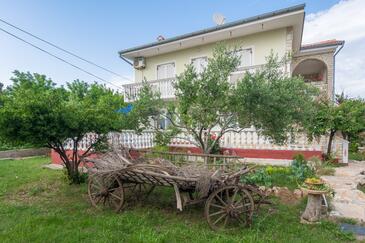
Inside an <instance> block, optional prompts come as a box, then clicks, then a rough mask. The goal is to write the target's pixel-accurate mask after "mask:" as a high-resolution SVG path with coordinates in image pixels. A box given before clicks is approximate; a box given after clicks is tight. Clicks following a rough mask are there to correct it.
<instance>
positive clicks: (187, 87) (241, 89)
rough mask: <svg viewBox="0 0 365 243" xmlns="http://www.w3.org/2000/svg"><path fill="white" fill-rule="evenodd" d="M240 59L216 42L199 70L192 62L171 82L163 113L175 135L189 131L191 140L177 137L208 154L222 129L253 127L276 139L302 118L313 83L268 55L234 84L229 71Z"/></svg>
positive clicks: (221, 133)
mask: <svg viewBox="0 0 365 243" xmlns="http://www.w3.org/2000/svg"><path fill="white" fill-rule="evenodd" d="M239 64H240V57H238V56H237V55H236V52H235V50H233V51H232V50H231V49H229V48H228V47H226V46H224V45H223V44H220V45H218V46H217V47H216V48H215V50H214V52H213V56H212V58H209V60H208V65H207V67H206V68H205V69H204V70H203V72H201V73H197V71H196V70H195V68H194V67H193V66H192V65H191V64H190V65H187V66H186V70H185V71H184V72H183V73H182V74H181V75H179V76H178V77H177V80H176V83H175V84H174V86H175V90H176V92H175V96H176V100H175V101H174V102H170V103H169V105H168V108H167V109H168V112H167V114H166V115H165V116H166V117H167V118H168V119H169V120H170V122H171V126H170V130H171V129H174V130H175V133H174V135H175V136H177V137H179V135H178V134H181V133H185V134H186V135H189V137H191V138H190V139H189V138H187V136H183V137H182V138H184V139H188V140H189V141H190V142H191V143H192V144H194V145H196V146H197V147H199V148H201V149H202V151H203V152H204V153H207V154H209V153H211V152H212V149H213V148H214V147H215V146H216V144H217V143H219V141H220V139H221V138H222V137H223V136H224V134H226V133H227V132H240V131H241V130H242V129H243V128H246V127H250V126H255V127H256V128H258V131H259V132H261V133H263V134H264V135H266V136H268V137H270V138H272V139H273V140H274V141H275V142H278V143H281V142H284V141H285V140H286V139H287V138H288V132H292V131H294V130H295V129H296V128H297V129H298V128H299V127H300V125H301V124H302V123H304V122H305V120H306V118H307V115H308V114H309V113H310V112H309V111H310V108H311V107H312V106H311V102H312V100H313V99H312V96H313V95H314V93H315V89H314V88H311V87H309V86H308V85H307V84H305V83H304V81H303V80H302V79H301V78H299V77H289V76H286V75H285V74H284V73H282V72H281V71H280V67H281V66H282V65H283V63H280V62H279V61H278V58H277V57H275V56H274V55H273V54H272V55H271V56H270V57H268V64H267V65H266V66H265V68H263V69H262V70H259V71H257V72H256V73H254V74H251V73H248V72H247V73H246V74H245V76H244V78H243V79H242V80H239V81H237V83H236V84H233V83H230V82H229V76H230V75H231V73H232V72H233V71H235V70H237V67H238V66H239ZM213 130H214V132H215V134H214V135H213V134H212V131H213ZM169 135H170V137H173V136H172V135H171V133H169ZM212 135H213V136H212Z"/></svg>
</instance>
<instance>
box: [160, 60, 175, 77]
mask: <svg viewBox="0 0 365 243" xmlns="http://www.w3.org/2000/svg"><path fill="white" fill-rule="evenodd" d="M174 76H175V63H173V62H171V63H166V64H161V65H157V79H166V78H173V77H174Z"/></svg>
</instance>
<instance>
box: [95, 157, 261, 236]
mask: <svg viewBox="0 0 365 243" xmlns="http://www.w3.org/2000/svg"><path fill="white" fill-rule="evenodd" d="M127 157H129V158H127ZM127 157H126V156H120V155H118V156H113V161H115V160H118V158H119V159H120V160H122V164H123V166H121V168H119V167H118V166H114V167H113V166H111V168H109V167H105V164H107V163H104V162H105V158H100V159H99V160H98V161H99V162H100V161H103V163H104V166H103V169H100V168H98V166H97V164H96V165H95V166H94V167H93V171H92V172H91V173H90V177H89V184H88V194H89V198H90V201H91V203H92V205H93V206H95V207H96V208H104V207H110V208H112V209H113V210H115V211H116V212H119V211H120V210H122V209H123V207H124V206H125V203H126V202H128V201H130V200H133V199H134V200H136V199H137V200H139V201H141V200H142V199H144V198H147V197H148V195H149V194H150V193H151V192H152V191H153V189H154V188H155V187H156V186H167V187H173V188H174V191H175V196H176V207H177V209H179V210H181V211H182V210H183V208H184V207H185V206H188V205H191V204H197V203H205V217H206V220H207V221H208V224H209V226H210V227H211V228H212V229H214V230H218V229H222V228H231V227H236V226H238V225H241V226H247V225H250V223H251V220H252V215H253V213H254V211H255V210H257V209H258V207H259V205H260V204H261V203H264V202H266V201H265V195H264V194H263V193H262V192H261V191H260V190H259V189H258V187H256V186H254V185H245V184H242V183H240V178H241V176H244V175H245V174H246V173H248V172H249V171H250V170H251V169H250V168H248V167H247V166H241V168H240V169H238V170H236V171H232V172H226V171H224V170H223V169H222V168H214V169H213V170H212V169H210V170H209V171H210V172H209V173H208V172H207V173H205V172H206V171H208V170H201V172H199V173H185V172H186V171H185V172H184V171H183V172H181V170H180V169H179V167H175V166H171V165H170V164H167V165H166V163H165V164H163V165H162V164H153V163H152V164H151V163H146V160H142V161H135V160H132V159H131V157H130V156H127ZM109 161H110V156H109ZM149 161H150V162H151V160H149ZM152 161H154V160H152ZM92 162H95V160H93V161H92ZM218 167H219V166H218ZM191 169H192V168H190V170H191ZM198 170H199V169H198ZM204 173H205V174H204Z"/></svg>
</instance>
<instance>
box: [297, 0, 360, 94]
mask: <svg viewBox="0 0 365 243" xmlns="http://www.w3.org/2000/svg"><path fill="white" fill-rule="evenodd" d="M364 18H365V1H364V0H349V1H340V2H339V3H337V4H335V5H333V6H332V7H331V8H329V9H327V10H325V11H320V12H317V13H312V14H309V15H307V17H306V20H305V25H304V35H303V43H311V42H317V41H321V40H327V39H338V40H345V41H346V43H345V47H344V48H343V49H342V50H341V52H340V53H339V54H338V56H337V57H336V92H342V91H344V92H345V93H346V94H347V95H349V96H352V97H357V96H361V97H363V98H365V68H364V67H365V58H364V57H365V20H364Z"/></svg>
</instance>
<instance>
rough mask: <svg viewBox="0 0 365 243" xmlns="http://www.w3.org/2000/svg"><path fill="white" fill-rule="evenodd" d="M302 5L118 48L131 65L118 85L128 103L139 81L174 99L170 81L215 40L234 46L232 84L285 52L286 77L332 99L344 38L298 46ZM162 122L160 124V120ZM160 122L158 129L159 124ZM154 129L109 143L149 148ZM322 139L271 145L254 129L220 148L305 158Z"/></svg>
mask: <svg viewBox="0 0 365 243" xmlns="http://www.w3.org/2000/svg"><path fill="white" fill-rule="evenodd" d="M304 7H305V5H304V4H303V5H297V6H293V7H289V8H285V9H281V10H277V11H273V12H270V13H265V14H262V15H258V16H253V17H250V18H245V19H241V20H238V21H234V22H230V23H225V24H221V23H220V24H219V25H217V26H214V27H210V28H207V29H203V30H199V31H195V32H191V33H188V34H183V35H180V36H176V37H171V38H164V37H162V36H159V37H158V40H157V41H156V42H152V43H149V44H145V45H141V46H137V47H132V48H128V49H124V50H122V51H120V52H119V55H120V57H121V58H122V59H123V60H125V61H127V62H129V63H131V64H132V65H133V66H134V76H135V82H133V83H130V84H126V85H124V89H125V90H124V92H125V98H126V99H127V101H128V102H133V101H134V100H136V99H138V92H139V90H140V88H141V87H142V81H143V80H147V82H149V83H150V84H151V85H152V87H153V88H154V89H155V90H158V91H159V92H160V94H161V98H163V99H165V100H173V99H174V88H173V85H172V83H173V81H174V79H175V77H176V75H179V74H180V73H181V72H183V70H184V69H185V65H186V64H189V63H192V64H193V65H194V66H195V68H196V69H197V70H198V71H199V70H200V69H202V68H204V67H205V66H206V65H207V60H208V58H209V57H210V56H211V55H212V51H213V48H214V46H215V45H216V43H217V42H220V41H224V42H225V43H227V44H232V45H235V46H239V52H240V53H239V54H240V56H241V66H240V67H239V68H238V69H237V70H236V71H235V72H233V73H232V74H231V76H230V81H231V82H235V81H236V80H237V79H238V78H240V77H242V75H244V74H245V73H246V71H250V72H252V71H255V70H256V69H258V68H260V67H262V66H263V65H264V64H265V60H266V59H265V58H266V57H267V56H268V55H269V54H270V52H271V51H273V52H274V53H276V54H278V56H279V57H280V56H284V55H286V54H291V56H292V59H291V62H290V63H288V64H286V65H285V66H283V70H284V72H286V73H287V74H288V75H302V76H303V77H304V79H305V81H306V82H308V83H311V84H313V85H315V86H317V87H319V88H320V89H321V91H322V92H323V93H324V94H325V95H327V96H328V97H329V98H332V99H333V97H334V86H335V57H336V54H337V53H338V52H339V51H340V50H341V48H342V47H343V45H344V41H339V40H327V41H322V42H318V43H313V44H308V45H303V44H302V37H303V27H304V26H303V25H304V17H305V11H304ZM165 125H166V124H165ZM165 125H164V124H161V127H162V128H163V127H164V126H165ZM153 138H154V133H153V132H152V131H145V132H142V134H135V133H134V132H132V131H129V132H128V131H126V132H123V133H121V134H113V135H111V141H112V142H113V143H123V144H128V145H131V146H133V147H135V148H145V147H151V146H153ZM84 143H85V142H84ZM170 145H171V147H172V148H174V149H183V150H185V151H188V152H198V150H197V148H195V147H194V146H193V145H192V144H190V143H189V142H187V141H186V140H184V139H173V140H172V142H171V144H170ZM326 146H327V137H325V136H324V137H322V138H321V139H319V140H318V141H317V140H316V141H312V142H309V141H308V140H307V138H306V137H305V135H299V136H297V138H296V141H295V142H293V143H289V144H285V145H276V144H272V143H271V142H270V141H269V140H268V139H266V138H265V137H262V136H260V135H259V134H258V133H257V132H256V131H255V129H254V128H247V129H245V130H243V131H242V132H241V133H239V134H237V133H233V132H232V133H227V134H225V136H224V137H223V138H222V141H221V147H222V148H223V149H224V150H225V152H226V153H230V154H234V155H239V156H242V157H244V158H246V159H247V160H248V161H255V162H260V161H262V162H264V163H266V162H272V161H274V162H275V163H277V164H282V163H288V162H289V161H290V160H291V159H292V157H293V155H295V154H297V153H302V154H304V155H305V156H306V157H311V156H321V155H322V153H323V152H324V151H325V150H326ZM332 151H335V153H336V156H337V157H338V158H339V160H340V161H342V162H345V163H346V162H347V156H348V152H347V151H348V142H347V141H346V140H344V139H342V138H341V137H336V139H335V142H334V143H333V150H332Z"/></svg>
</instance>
